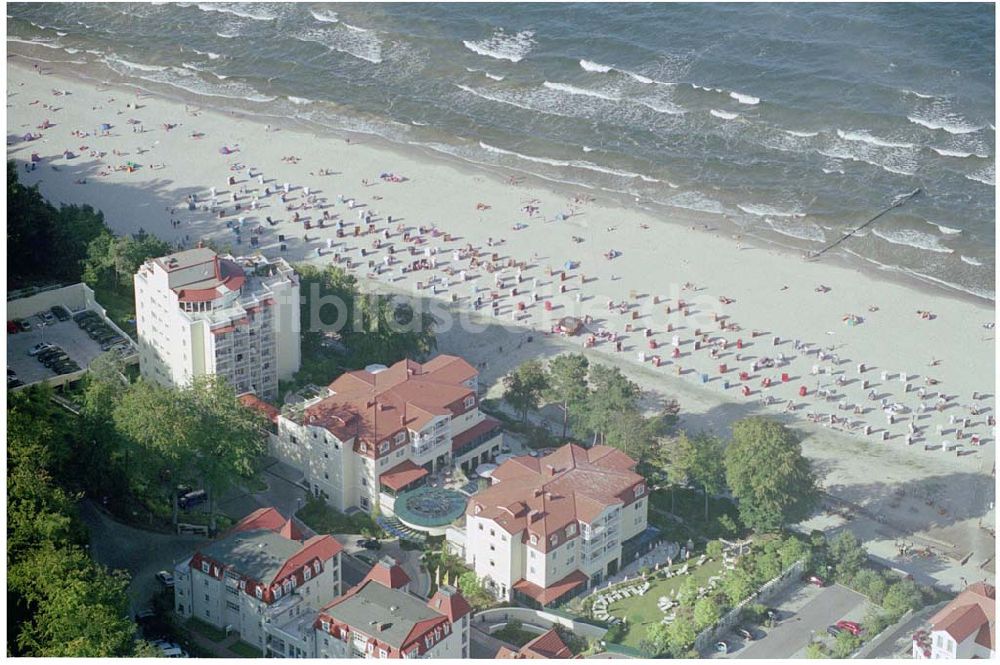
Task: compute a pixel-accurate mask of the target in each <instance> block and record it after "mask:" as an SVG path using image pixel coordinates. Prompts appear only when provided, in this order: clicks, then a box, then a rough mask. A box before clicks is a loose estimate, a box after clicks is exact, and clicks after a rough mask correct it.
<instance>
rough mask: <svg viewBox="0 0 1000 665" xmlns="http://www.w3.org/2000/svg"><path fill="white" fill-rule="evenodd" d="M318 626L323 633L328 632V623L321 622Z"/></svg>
mask: <svg viewBox="0 0 1000 665" xmlns="http://www.w3.org/2000/svg"><path fill="white" fill-rule="evenodd" d="M320 626H322V627H323V632H326V633H329V632H330V622H329V621H321V622H320Z"/></svg>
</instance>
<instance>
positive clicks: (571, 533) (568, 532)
mask: <svg viewBox="0 0 1000 665" xmlns="http://www.w3.org/2000/svg"><path fill="white" fill-rule="evenodd" d="M574 535H576V524H570V525H569V526H567V527H566V537H567V538H572V537H573V536H574Z"/></svg>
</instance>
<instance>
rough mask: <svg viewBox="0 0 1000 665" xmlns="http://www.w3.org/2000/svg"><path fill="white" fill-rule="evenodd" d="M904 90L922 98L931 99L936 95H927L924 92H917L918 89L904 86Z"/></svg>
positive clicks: (908, 93)
mask: <svg viewBox="0 0 1000 665" xmlns="http://www.w3.org/2000/svg"><path fill="white" fill-rule="evenodd" d="M903 92H904V93H905V94H907V95H913V96H914V97H919V98H920V99H931V98H933V97H934V95H925V94H924V93H922V92H917V91H916V90H907V89H906V88H903Z"/></svg>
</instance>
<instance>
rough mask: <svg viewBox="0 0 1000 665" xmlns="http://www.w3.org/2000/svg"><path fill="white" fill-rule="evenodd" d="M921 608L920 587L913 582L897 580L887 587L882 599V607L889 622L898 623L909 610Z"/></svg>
mask: <svg viewBox="0 0 1000 665" xmlns="http://www.w3.org/2000/svg"><path fill="white" fill-rule="evenodd" d="M922 606H923V596H922V594H921V593H920V587H918V586H917V584H916V582H914V581H913V580H899V581H898V582H896V583H895V584H892V585H890V586H889V589H888V590H887V591H886V592H885V598H883V599H882V607H883V608H885V611H886V614H888V616H889V620H890V621H898V620H899V618H900V617H901V616H903V615H904V614H906V613H907V612H908V611H910V610H918V609H920V608H921V607H922Z"/></svg>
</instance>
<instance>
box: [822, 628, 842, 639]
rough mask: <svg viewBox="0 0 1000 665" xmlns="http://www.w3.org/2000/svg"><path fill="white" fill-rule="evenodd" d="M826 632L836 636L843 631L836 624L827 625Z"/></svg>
mask: <svg viewBox="0 0 1000 665" xmlns="http://www.w3.org/2000/svg"><path fill="white" fill-rule="evenodd" d="M826 632H828V633H830V634H831V635H833V636H834V637H836V636H837V635H840V634H841V633H842V632H844V631H842V630H841V629H840V628H837V627H836V626H827V628H826Z"/></svg>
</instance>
